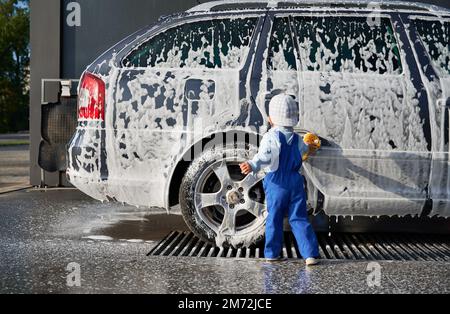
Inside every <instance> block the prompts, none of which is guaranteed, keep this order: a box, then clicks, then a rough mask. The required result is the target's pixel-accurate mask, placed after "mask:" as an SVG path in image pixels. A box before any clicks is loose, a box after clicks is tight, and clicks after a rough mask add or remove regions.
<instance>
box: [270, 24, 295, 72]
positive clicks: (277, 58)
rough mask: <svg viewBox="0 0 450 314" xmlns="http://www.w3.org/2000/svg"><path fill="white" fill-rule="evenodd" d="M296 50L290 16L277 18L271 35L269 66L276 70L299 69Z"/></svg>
mask: <svg viewBox="0 0 450 314" xmlns="http://www.w3.org/2000/svg"><path fill="white" fill-rule="evenodd" d="M294 50H295V48H294V41H293V39H292V31H291V28H290V25H289V18H288V17H280V18H275V21H274V23H273V27H272V34H271V37H270V46H269V58H268V62H267V65H268V68H269V69H270V70H274V71H288V70H297V65H296V57H295V53H294Z"/></svg>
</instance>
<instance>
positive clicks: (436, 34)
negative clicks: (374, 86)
mask: <svg viewBox="0 0 450 314" xmlns="http://www.w3.org/2000/svg"><path fill="white" fill-rule="evenodd" d="M403 19H404V21H406V23H407V24H408V25H410V27H409V32H408V34H409V36H410V38H411V42H414V47H415V50H416V55H417V56H418V62H419V63H420V65H421V70H422V77H423V80H424V83H425V85H426V91H427V95H428V98H429V103H430V119H431V127H432V130H431V133H432V137H433V147H432V151H433V160H432V167H431V174H430V186H429V195H430V199H431V201H432V206H430V207H429V208H427V211H426V212H425V213H424V214H426V215H429V216H431V217H433V216H443V217H449V216H450V154H449V110H450V109H449V108H450V33H449V32H450V30H449V29H450V17H447V18H439V19H438V18H436V17H430V16H428V17H427V16H416V15H409V16H406V14H405V16H403Z"/></svg>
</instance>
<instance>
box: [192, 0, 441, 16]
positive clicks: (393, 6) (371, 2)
mask: <svg viewBox="0 0 450 314" xmlns="http://www.w3.org/2000/svg"><path fill="white" fill-rule="evenodd" d="M289 8H297V9H317V8H321V9H343V10H345V9H350V10H371V11H376V10H380V11H409V12H414V11H418V12H430V13H435V12H447V13H449V12H450V9H447V8H443V7H440V6H436V5H432V4H426V3H420V2H406V1H389V0H334V1H329V0H328V1H327V0H284V1H280V0H265V1H264V0H220V1H211V2H206V3H203V4H200V5H198V6H195V7H193V8H192V9H190V10H188V11H187V13H196V12H202V13H206V12H218V11H230V10H261V9H264V10H267V9H289Z"/></svg>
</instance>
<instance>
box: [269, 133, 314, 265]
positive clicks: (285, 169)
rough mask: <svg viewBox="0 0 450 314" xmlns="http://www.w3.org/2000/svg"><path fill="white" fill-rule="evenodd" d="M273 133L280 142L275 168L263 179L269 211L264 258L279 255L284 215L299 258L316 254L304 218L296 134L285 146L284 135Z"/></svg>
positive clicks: (308, 227) (311, 235) (312, 235)
mask: <svg viewBox="0 0 450 314" xmlns="http://www.w3.org/2000/svg"><path fill="white" fill-rule="evenodd" d="M277 133H278V137H279V139H280V143H281V149H280V156H279V166H278V170H276V171H275V172H270V173H268V174H267V176H266V178H265V179H264V192H265V194H266V202H267V208H268V212H269V215H268V217H267V222H266V245H265V251H264V254H265V257H266V258H278V257H280V254H281V249H282V245H283V221H284V217H285V216H286V214H287V216H288V218H289V224H290V225H291V229H292V232H293V233H294V236H295V239H296V240H297V244H298V248H299V250H300V254H301V255H302V257H303V258H304V259H306V258H309V257H318V256H319V248H318V244H317V238H316V235H315V233H314V230H313V228H312V226H311V224H310V222H309V219H308V213H307V210H306V195H305V188H304V182H303V177H302V176H301V174H300V169H301V167H302V156H301V153H300V150H299V149H298V144H299V136H298V135H297V134H295V135H294V140H293V141H292V143H291V145H289V144H288V143H287V141H286V138H285V136H284V134H282V133H281V132H277Z"/></svg>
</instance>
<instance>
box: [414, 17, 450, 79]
mask: <svg viewBox="0 0 450 314" xmlns="http://www.w3.org/2000/svg"><path fill="white" fill-rule="evenodd" d="M414 24H415V27H416V30H417V32H418V34H419V36H420V38H421V39H422V42H423V44H424V46H425V49H426V50H427V51H428V54H429V55H430V58H431V60H432V62H433V64H434V66H435V68H436V69H437V70H438V71H439V74H440V75H442V76H449V75H450V33H449V29H450V22H448V21H447V22H441V21H432V20H420V19H417V20H414Z"/></svg>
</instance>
